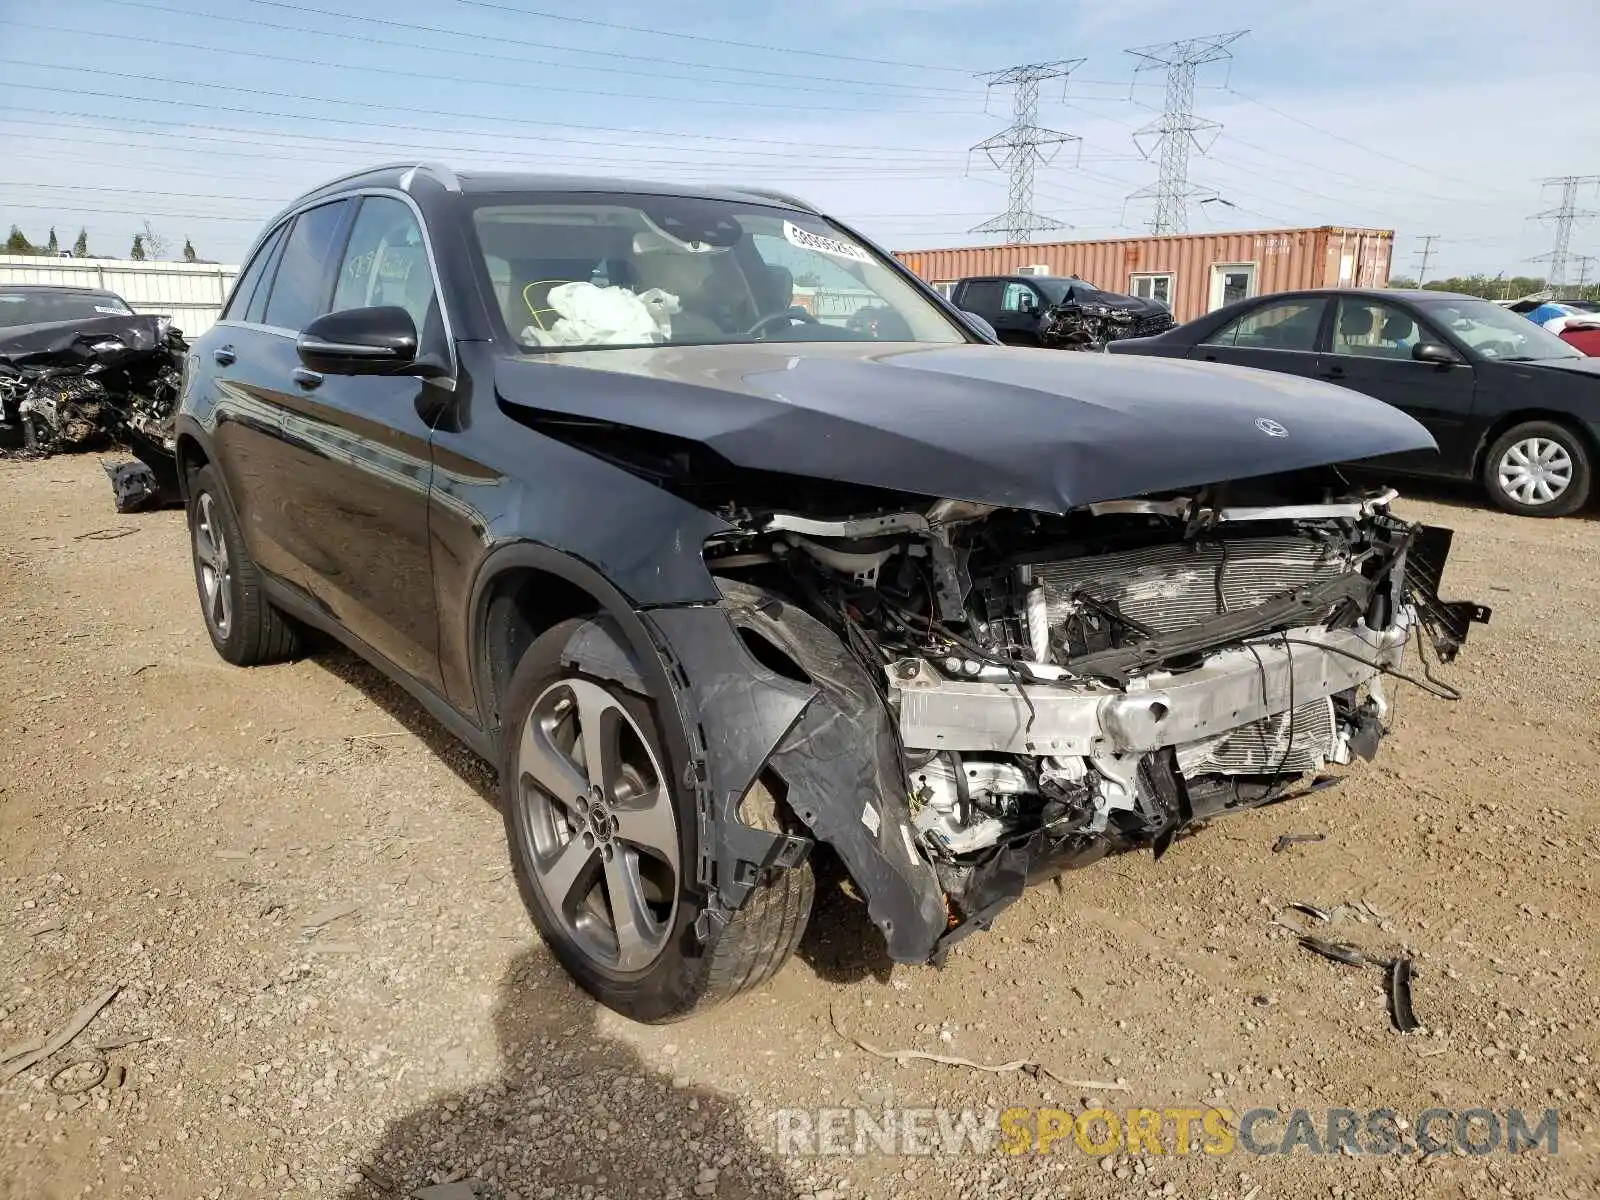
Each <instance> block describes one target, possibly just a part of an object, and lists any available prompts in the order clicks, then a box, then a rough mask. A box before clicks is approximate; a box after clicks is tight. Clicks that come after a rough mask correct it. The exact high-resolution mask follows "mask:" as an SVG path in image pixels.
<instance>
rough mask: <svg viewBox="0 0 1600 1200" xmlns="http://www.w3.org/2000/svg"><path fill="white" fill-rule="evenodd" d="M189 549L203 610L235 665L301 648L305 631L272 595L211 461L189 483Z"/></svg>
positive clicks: (221, 650)
mask: <svg viewBox="0 0 1600 1200" xmlns="http://www.w3.org/2000/svg"><path fill="white" fill-rule="evenodd" d="M189 548H190V552H191V554H192V556H193V558H194V583H195V590H196V591H198V592H199V594H200V613H201V615H202V616H203V617H204V618H205V623H206V633H207V634H209V635H210V637H211V644H212V645H213V646H215V647H216V650H217V653H218V654H220V655H222V657H223V658H225V659H227V661H229V662H231V663H233V664H234V666H237V667H254V666H259V665H261V664H263V663H272V662H282V661H284V660H285V659H289V658H293V657H295V655H297V654H298V653H299V652H300V630H299V628H298V627H297V626H296V625H295V624H293V622H291V621H290V619H289V618H288V617H286V616H284V615H283V614H282V613H281V612H279V611H278V610H277V609H275V608H273V607H272V605H271V603H270V602H269V601H268V600H267V595H266V591H265V589H264V588H263V587H262V581H261V572H260V570H259V569H258V568H257V567H256V564H255V561H254V560H253V559H251V557H250V552H249V551H248V550H247V549H245V544H244V535H243V533H241V532H240V530H239V518H238V517H237V516H235V515H234V512H233V506H232V505H231V504H229V503H228V497H227V493H225V492H224V491H223V490H222V481H221V479H219V478H218V476H217V471H216V468H215V467H212V466H210V465H209V464H208V465H206V466H204V467H201V468H200V470H198V471H197V472H195V474H194V478H193V479H192V480H191V481H190V484H189Z"/></svg>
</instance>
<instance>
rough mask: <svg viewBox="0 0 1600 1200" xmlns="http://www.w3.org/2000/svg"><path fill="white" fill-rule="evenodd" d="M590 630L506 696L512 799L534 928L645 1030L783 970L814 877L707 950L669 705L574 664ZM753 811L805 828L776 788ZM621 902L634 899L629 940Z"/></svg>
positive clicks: (521, 671) (760, 899)
mask: <svg viewBox="0 0 1600 1200" xmlns="http://www.w3.org/2000/svg"><path fill="white" fill-rule="evenodd" d="M583 624H584V622H583V621H582V620H572V621H564V622H562V623H561V624H559V625H556V626H555V627H553V628H552V629H550V630H549V631H548V632H546V633H545V634H543V635H542V636H541V637H539V638H538V639H537V640H536V641H535V642H534V643H533V645H532V646H530V647H529V648H528V651H527V653H526V654H524V655H523V658H522V661H521V662H520V663H519V664H518V665H517V669H516V671H515V673H514V674H513V676H512V679H511V683H510V686H509V687H508V689H507V694H506V705H505V712H506V716H507V721H506V726H505V729H506V734H505V738H504V743H503V746H502V749H501V757H500V798H501V812H502V815H503V817H504V819H505V825H506V840H507V842H508V843H509V846H510V851H511V863H512V867H513V869H514V872H515V874H516V878H517V886H518V888H519V890H520V891H521V893H522V900H523V903H524V904H525V905H526V906H527V909H528V913H529V915H530V916H531V917H532V918H533V922H534V924H535V926H537V927H538V930H539V933H540V935H541V936H542V937H543V938H544V940H545V943H546V944H547V945H548V946H549V947H550V950H551V952H552V953H553V954H554V955H555V956H556V958H557V959H558V960H559V961H560V962H561V965H562V966H563V967H565V968H566V970H567V972H568V973H569V974H570V975H571V976H572V977H573V979H574V980H576V981H577V983H578V984H579V986H581V987H582V988H583V989H584V990H585V991H587V992H588V993H589V994H590V995H592V996H594V997H595V999H597V1000H598V1001H600V1003H602V1004H604V1005H605V1006H606V1007H607V1008H611V1009H614V1010H615V1011H617V1012H619V1013H622V1014H623V1015H624V1016H627V1017H631V1018H632V1019H633V1020H636V1021H644V1022H651V1023H660V1022H666V1021H675V1020H680V1019H682V1018H684V1017H687V1016H688V1015H690V1013H692V1012H695V1011H698V1010H701V1009H705V1008H709V1007H711V1006H713V1005H715V1004H720V1003H721V1002H723V1001H724V1000H728V999H731V998H732V997H734V996H736V995H738V994H739V993H740V992H743V991H747V990H749V989H751V988H754V987H758V986H759V985H761V984H762V983H764V982H766V980H768V979H770V978H771V977H772V976H773V974H775V973H776V972H777V970H778V969H779V968H780V967H781V966H782V965H783V964H784V962H785V961H786V960H787V959H788V958H789V956H790V955H791V954H792V953H793V952H794V949H795V947H796V946H797V945H799V943H800V938H801V935H802V934H803V933H804V932H805V928H806V922H807V921H808V920H809V919H810V916H811V903H812V898H813V896H814V893H815V888H816V885H815V880H814V876H813V873H812V868H811V864H810V862H809V861H807V862H803V863H801V864H800V865H799V866H797V867H794V868H791V869H788V870H781V869H780V870H774V871H772V872H770V873H769V874H768V875H767V876H766V877H765V878H763V879H761V880H760V881H759V882H758V883H757V884H756V886H755V889H754V891H753V893H752V895H751V896H750V898H749V900H748V901H747V902H746V904H745V905H744V907H742V908H740V909H739V910H738V911H737V912H735V913H733V914H731V916H730V917H729V919H728V922H727V924H726V925H724V926H722V927H721V928H718V927H717V926H716V925H715V923H714V922H713V923H712V930H711V934H710V936H709V938H708V939H707V941H705V942H703V943H702V942H701V941H700V939H699V937H698V936H697V935H696V933H695V930H694V926H695V922H696V920H697V919H698V918H699V917H700V915H701V913H702V912H703V911H704V909H705V907H706V904H705V900H706V897H705V896H704V894H703V893H702V892H701V891H700V888H699V885H698V884H697V882H696V881H695V878H694V876H695V869H694V864H695V863H697V862H698V861H699V858H698V853H699V847H698V844H697V837H696V830H697V821H696V819H695V812H694V807H693V805H694V801H693V798H692V796H689V795H687V794H685V792H684V790H683V788H682V787H680V786H679V784H678V782H677V778H676V773H675V772H674V771H673V770H671V768H670V766H669V765H668V759H667V756H666V753H665V750H664V748H663V744H662V738H661V732H660V725H659V723H658V721H659V719H658V717H657V714H656V708H655V705H654V704H652V703H651V702H650V701H649V699H647V698H646V697H644V696H640V695H637V694H635V693H633V692H630V691H627V690H626V689H624V688H622V687H621V686H620V685H618V684H616V683H615V682H612V681H609V680H599V679H590V678H588V677H585V676H582V675H580V674H578V673H576V672H574V671H572V670H571V669H570V668H567V667H564V666H563V664H562V662H561V656H562V652H563V651H564V650H565V648H566V646H567V643H568V642H569V641H570V640H571V638H572V636H573V634H574V633H576V632H577V630H578V629H579V628H580V627H581V626H582V625H583ZM597 747H598V749H597ZM602 756H603V757H602ZM613 756H614V758H615V760H616V762H615V765H614V766H613V765H610V764H611V759H612V757H613ZM602 762H603V763H604V765H601V766H600V767H599V768H598V770H599V774H600V776H601V779H600V781H599V782H598V783H596V782H594V781H593V775H594V773H595V764H596V763H602ZM740 816H741V818H742V819H743V820H745V821H746V822H747V823H748V824H751V825H754V826H756V827H758V828H763V829H770V830H773V831H774V832H776V831H779V830H780V829H781V828H785V827H793V826H792V824H791V823H792V818H790V817H789V816H788V814H787V813H786V812H784V811H783V810H782V808H781V806H780V805H779V803H778V802H777V801H776V800H775V799H774V798H773V797H772V796H771V794H770V793H769V792H768V791H767V789H766V788H765V787H764V786H763V785H762V784H761V783H757V784H756V785H755V786H754V787H753V788H752V789H751V792H750V794H749V795H748V796H747V797H746V798H745V802H744V804H743V806H742V807H741V810H740ZM669 819H670V825H668V823H667V822H668V820H669ZM669 829H670V834H669V833H668V830H669ZM579 860H581V862H580V861H579ZM619 895H620V896H624V897H631V901H630V900H628V899H625V900H624V901H623V910H622V911H623V913H624V915H625V918H626V920H625V925H626V931H625V932H626V936H624V930H623V927H622V926H621V925H619V922H618V917H617V913H618V908H617V905H616V903H615V902H614V899H613V898H614V897H615V896H619Z"/></svg>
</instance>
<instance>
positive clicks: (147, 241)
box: [4, 221, 204, 263]
mask: <svg viewBox="0 0 1600 1200" xmlns="http://www.w3.org/2000/svg"><path fill="white" fill-rule="evenodd" d="M171 250H172V243H171V242H169V241H168V240H167V239H166V238H165V237H164V236H162V235H161V234H159V233H157V232H156V231H155V230H154V229H153V228H151V226H150V222H149V221H146V222H145V223H144V226H143V227H142V228H141V229H140V230H139V231H138V232H137V233H135V234H134V235H133V245H132V246H130V247H129V248H128V254H127V257H128V258H131V259H133V260H134V261H135V262H145V261H147V260H158V259H164V258H166V257H167V256H168V254H169V253H170V252H171ZM4 253H6V254H40V255H46V256H48V257H51V258H56V257H59V256H60V255H61V240H60V239H59V238H58V237H57V236H56V227H55V226H54V225H52V226H50V235H49V236H48V237H47V238H46V239H45V241H44V244H43V245H42V246H40V245H35V244H34V243H33V242H32V241H30V240H29V239H28V235H27V234H25V233H23V232H22V227H21V226H19V225H13V226H12V227H11V233H10V236H8V237H7V238H6V240H5V246H4ZM178 254H179V257H180V258H181V259H182V260H183V261H184V262H189V263H192V262H202V261H204V260H203V259H201V257H200V255H199V254H198V253H197V252H196V251H195V248H194V243H193V242H192V241H190V240H189V239H188V238H187V237H186V238H184V239H183V249H182V250H180V251H179V252H178ZM72 257H73V258H108V257H111V256H110V255H104V254H90V253H89V231H88V230H87V229H84V228H82V227H79V229H78V236H77V238H76V239H75V240H74V241H73V243H72Z"/></svg>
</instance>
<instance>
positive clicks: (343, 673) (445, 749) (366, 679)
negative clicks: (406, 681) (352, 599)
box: [311, 634, 500, 807]
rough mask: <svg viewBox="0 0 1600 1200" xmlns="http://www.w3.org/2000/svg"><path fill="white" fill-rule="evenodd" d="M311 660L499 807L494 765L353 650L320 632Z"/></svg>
mask: <svg viewBox="0 0 1600 1200" xmlns="http://www.w3.org/2000/svg"><path fill="white" fill-rule="evenodd" d="M311 661H312V662H314V663H315V664H316V665H317V666H319V667H321V668H322V669H323V670H324V671H326V672H328V674H330V675H332V676H333V677H334V678H335V679H338V680H339V681H340V682H342V683H346V684H349V685H350V686H351V687H353V688H355V689H356V690H357V691H359V692H360V693H361V694H362V695H364V696H366V698H367V699H368V700H371V701H372V703H374V704H375V705H377V706H378V707H379V708H381V709H382V710H383V711H384V712H386V713H388V714H389V715H390V716H391V717H393V718H394V719H395V720H396V721H397V722H399V723H400V724H401V725H402V726H404V727H405V730H406V732H407V733H410V734H412V735H413V736H414V737H415V738H416V739H417V740H418V741H419V742H421V743H422V744H423V745H424V746H426V747H427V748H428V749H429V750H430V751H432V753H433V756H434V757H435V758H437V759H438V760H439V761H440V762H442V763H444V765H445V766H447V767H449V768H450V770H452V771H453V772H455V774H456V776H457V778H459V779H460V780H461V781H462V782H463V783H465V784H466V785H467V786H468V787H470V788H471V789H472V790H473V791H475V792H477V793H478V795H480V796H482V797H483V799H484V800H485V801H487V802H488V803H489V804H491V805H494V806H496V807H498V806H499V802H500V793H499V785H498V784H497V782H496V774H497V773H496V771H495V768H494V765H493V764H492V763H490V762H488V761H487V760H485V759H482V758H479V757H478V756H477V755H476V754H474V753H473V752H472V751H471V750H469V749H468V748H467V747H466V746H464V745H462V744H461V742H460V741H458V740H457V739H456V738H455V736H454V735H453V734H451V733H450V732H449V731H448V730H447V729H445V727H444V726H443V725H441V724H439V722H438V721H436V720H435V719H434V718H433V717H432V716H431V715H430V714H429V713H428V710H427V709H425V708H423V707H422V705H420V704H418V703H417V702H416V701H415V700H413V699H412V698H411V694H410V693H409V692H407V691H406V690H405V689H404V688H403V687H401V686H400V685H399V684H397V683H395V682H394V681H393V680H392V679H390V678H389V677H388V676H387V675H385V674H384V673H383V672H382V671H380V670H378V668H377V667H374V666H373V665H372V664H371V663H369V662H367V661H366V659H364V658H362V657H361V656H360V655H358V654H356V653H355V652H354V651H351V650H347V649H345V647H343V646H342V645H340V644H339V643H337V642H335V641H333V640H332V639H331V638H324V637H323V636H322V635H320V634H319V635H316V641H315V642H314V643H313V650H312V655H311Z"/></svg>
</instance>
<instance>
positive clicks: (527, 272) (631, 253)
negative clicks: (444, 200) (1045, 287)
mask: <svg viewBox="0 0 1600 1200" xmlns="http://www.w3.org/2000/svg"><path fill="white" fill-rule="evenodd" d="M473 226H474V228H475V230H476V233H477V238H478V250H479V253H480V254H481V255H482V260H483V264H484V270H485V273H486V275H487V278H488V281H489V285H490V287H491V288H492V290H493V294H494V297H495V300H496V302H497V306H498V308H499V311H500V316H501V319H502V320H503V321H504V322H505V329H506V333H507V334H508V335H509V336H510V337H511V338H512V339H513V340H514V341H516V342H517V344H518V345H520V346H522V347H523V348H524V349H526V350H556V351H559V350H585V349H594V348H598V347H602V346H652V345H663V344H667V345H722V344H731V343H739V342H753V341H772V342H778V341H781V342H819V341H892V342H942V343H949V342H963V341H967V340H969V339H968V338H967V336H966V335H965V334H964V333H963V332H962V330H961V329H959V328H958V327H957V326H956V325H955V324H954V323H953V322H952V321H951V320H950V319H949V318H947V317H946V316H945V315H944V314H943V313H942V312H941V311H940V310H939V309H938V308H937V307H935V306H934V304H933V303H932V302H931V301H929V300H928V299H927V298H925V297H924V296H923V295H921V294H920V293H919V292H918V291H917V290H916V288H915V287H913V286H912V285H911V284H910V283H908V282H907V281H906V280H905V279H904V278H903V277H902V276H901V275H900V274H899V273H898V272H897V271H896V270H895V269H894V268H892V267H890V266H889V265H887V264H886V263H885V262H884V261H883V260H882V259H881V258H879V256H878V255H877V254H876V253H875V252H873V251H871V250H868V249H867V248H866V247H864V246H861V245H860V244H859V243H857V242H856V241H855V240H854V239H853V238H851V237H850V236H849V235H847V234H846V233H845V232H844V231H842V230H840V229H839V228H838V227H836V226H834V225H832V224H830V223H829V222H827V221H826V220H824V219H822V218H821V217H817V216H814V215H812V214H810V213H803V212H799V211H791V210H785V209H779V208H767V207H763V206H758V205H753V204H740V203H734V202H729V201H720V200H708V199H703V198H693V197H689V198H684V197H673V196H638V195H617V196H610V195H595V194H584V195H573V194H570V193H569V194H565V195H553V196H516V197H506V196H495V197H486V198H485V201H484V202H483V203H481V204H480V205H479V206H478V207H477V208H476V209H475V210H474V212H473Z"/></svg>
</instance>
